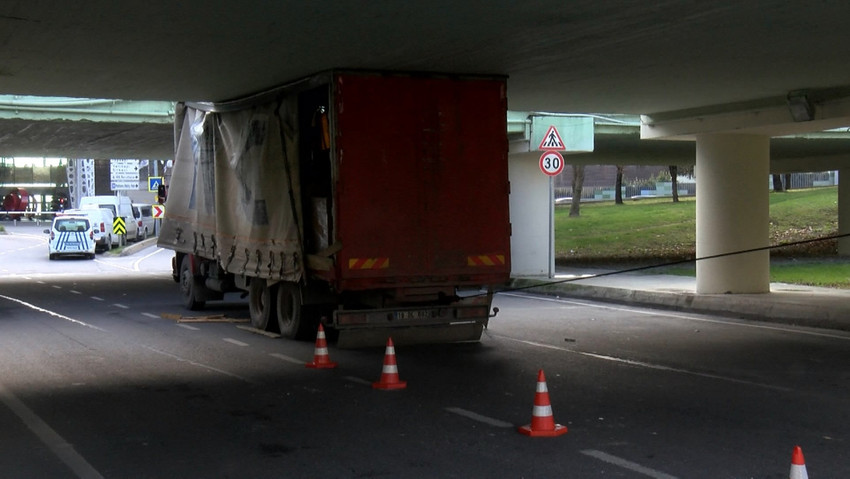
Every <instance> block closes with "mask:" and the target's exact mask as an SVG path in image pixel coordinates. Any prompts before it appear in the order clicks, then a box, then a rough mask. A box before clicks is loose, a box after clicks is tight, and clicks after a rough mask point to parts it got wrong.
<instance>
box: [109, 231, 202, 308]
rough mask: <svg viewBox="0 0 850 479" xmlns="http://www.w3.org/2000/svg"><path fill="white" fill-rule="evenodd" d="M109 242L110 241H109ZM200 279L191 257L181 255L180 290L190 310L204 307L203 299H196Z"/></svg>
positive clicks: (184, 304)
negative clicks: (195, 272)
mask: <svg viewBox="0 0 850 479" xmlns="http://www.w3.org/2000/svg"><path fill="white" fill-rule="evenodd" d="M110 244H111V243H110ZM202 287H203V285H202V284H201V279H200V278H198V277H196V276H195V274H194V273H193V272H192V259H191V258H190V257H189V255H186V256H184V257H183V261H181V262H180V292H181V293H182V294H183V306H185V307H186V309H188V310H190V311H198V310H200V309H204V305H205V304H206V302H205V301H201V300H198V299H197V298H198V293H199V292H200V288H202Z"/></svg>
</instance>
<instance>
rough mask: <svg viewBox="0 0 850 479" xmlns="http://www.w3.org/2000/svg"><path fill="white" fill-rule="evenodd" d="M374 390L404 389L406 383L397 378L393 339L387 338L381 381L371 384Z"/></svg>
mask: <svg viewBox="0 0 850 479" xmlns="http://www.w3.org/2000/svg"><path fill="white" fill-rule="evenodd" d="M372 387H373V388H375V389H404V388H406V387H407V381H401V380H400V379H399V378H398V366H397V365H396V362H395V347H394V346H393V338H387V349H386V352H385V353H384V367H383V369H381V379H380V380H379V381H376V382H374V383H372Z"/></svg>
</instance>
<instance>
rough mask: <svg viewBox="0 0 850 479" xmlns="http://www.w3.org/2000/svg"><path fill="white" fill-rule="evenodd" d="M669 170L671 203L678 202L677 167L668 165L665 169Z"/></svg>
mask: <svg viewBox="0 0 850 479" xmlns="http://www.w3.org/2000/svg"><path fill="white" fill-rule="evenodd" d="M667 168H668V169H669V170H670V185H671V188H673V203H678V202H679V180H678V178H679V167H678V166H676V165H670V166H668V167H667Z"/></svg>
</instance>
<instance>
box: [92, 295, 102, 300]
mask: <svg viewBox="0 0 850 479" xmlns="http://www.w3.org/2000/svg"><path fill="white" fill-rule="evenodd" d="M91 299H93V300H95V301H103V298H99V297H97V296H91Z"/></svg>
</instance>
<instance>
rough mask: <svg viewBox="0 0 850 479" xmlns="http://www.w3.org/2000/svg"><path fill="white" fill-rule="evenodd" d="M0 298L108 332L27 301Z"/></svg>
mask: <svg viewBox="0 0 850 479" xmlns="http://www.w3.org/2000/svg"><path fill="white" fill-rule="evenodd" d="M0 298H3V299H5V300H8V301H12V302H14V303H18V304H20V305H23V306H26V307H27V308H30V309H34V310H36V311H38V312H40V313H45V314H49V315H51V316H53V317H56V318H59V319H64V320H65V321H70V322H72V323H74V324H79V325H80V326H85V327H87V328H92V329H96V330H98V331H104V332H105V331H106V330H105V329H102V328H98V327H97V326H95V325H93V324H89V323H85V322H83V321H80V320H78V319H74V318H69V317H68V316H65V315H62V314H59V313H54V312H53V311H50V310H47V309H44V308H39V307H38V306H36V305H34V304H30V303H27V302H26V301H21V300H20V299H15V298H10V297H8V296H3V295H2V294H0Z"/></svg>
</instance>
